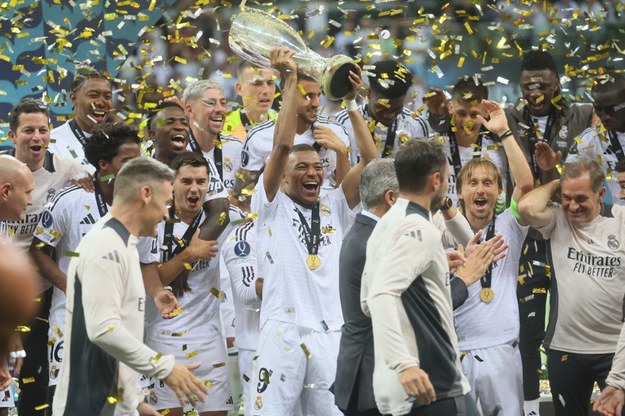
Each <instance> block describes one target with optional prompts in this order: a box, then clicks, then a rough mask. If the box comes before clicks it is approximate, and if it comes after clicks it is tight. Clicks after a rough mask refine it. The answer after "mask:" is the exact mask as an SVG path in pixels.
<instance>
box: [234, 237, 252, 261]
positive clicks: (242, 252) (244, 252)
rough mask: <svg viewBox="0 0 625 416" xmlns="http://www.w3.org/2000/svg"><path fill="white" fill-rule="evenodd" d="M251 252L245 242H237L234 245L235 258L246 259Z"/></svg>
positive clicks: (250, 248)
mask: <svg viewBox="0 0 625 416" xmlns="http://www.w3.org/2000/svg"><path fill="white" fill-rule="evenodd" d="M251 252H252V247H250V244H249V243H248V242H247V241H238V242H237V243H236V244H235V245H234V254H235V255H236V256H237V257H247V256H249V255H250V253H251Z"/></svg>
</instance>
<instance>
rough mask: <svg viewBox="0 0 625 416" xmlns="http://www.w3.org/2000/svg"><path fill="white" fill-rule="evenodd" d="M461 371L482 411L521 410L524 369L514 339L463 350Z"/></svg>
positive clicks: (505, 413)
mask: <svg viewBox="0 0 625 416" xmlns="http://www.w3.org/2000/svg"><path fill="white" fill-rule="evenodd" d="M466 353H467V354H466V355H464V353H463V358H462V362H461V364H462V372H463V373H464V375H465V376H466V377H467V379H468V380H469V384H470V385H471V395H472V396H473V397H474V398H475V399H476V401H477V403H478V407H479V408H481V410H482V414H483V415H492V414H498V415H501V416H508V415H514V416H517V415H521V414H523V371H522V367H521V353H520V352H519V347H518V345H517V343H516V342H515V343H513V344H505V345H499V346H496V347H491V348H483V349H477V350H471V351H466Z"/></svg>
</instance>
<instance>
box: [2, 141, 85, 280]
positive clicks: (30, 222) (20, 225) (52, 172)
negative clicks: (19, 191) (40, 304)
mask: <svg viewBox="0 0 625 416" xmlns="http://www.w3.org/2000/svg"><path fill="white" fill-rule="evenodd" d="M45 158H46V159H45V162H44V165H43V167H42V168H41V169H38V170H37V171H35V172H33V180H34V183H35V189H34V190H33V192H32V198H33V203H32V205H30V206H29V207H27V208H26V217H25V218H24V219H23V220H21V221H5V222H4V224H2V225H0V228H2V227H6V228H7V235H8V236H9V237H11V241H13V242H14V243H15V244H16V245H17V246H18V247H20V248H21V249H22V250H24V251H26V250H28V248H29V247H30V243H31V241H32V239H33V234H34V233H35V229H36V227H37V224H38V223H39V219H40V218H41V213H42V212H43V210H44V208H45V206H46V204H47V203H48V202H50V201H51V200H52V198H53V197H54V194H55V193H56V192H57V191H59V190H60V189H61V188H63V187H65V186H67V185H69V184H70V183H71V180H72V179H79V178H80V177H82V176H86V174H87V173H86V171H85V167H84V166H82V165H80V164H79V163H77V162H76V161H74V160H69V159H66V158H64V157H60V156H58V155H53V154H51V153H47V154H46V156H45ZM48 287H49V286H48Z"/></svg>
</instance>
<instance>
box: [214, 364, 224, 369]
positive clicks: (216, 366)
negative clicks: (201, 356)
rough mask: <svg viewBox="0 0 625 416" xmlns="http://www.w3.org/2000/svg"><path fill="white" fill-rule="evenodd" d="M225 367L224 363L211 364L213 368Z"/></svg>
mask: <svg viewBox="0 0 625 416" xmlns="http://www.w3.org/2000/svg"><path fill="white" fill-rule="evenodd" d="M225 366H226V363H216V364H213V368H220V367H225Z"/></svg>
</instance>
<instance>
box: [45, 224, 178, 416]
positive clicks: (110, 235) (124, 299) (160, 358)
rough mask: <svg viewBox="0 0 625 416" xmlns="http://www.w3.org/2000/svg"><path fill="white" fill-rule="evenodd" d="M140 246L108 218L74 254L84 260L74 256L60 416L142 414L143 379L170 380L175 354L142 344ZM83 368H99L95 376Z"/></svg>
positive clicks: (57, 399)
mask: <svg viewBox="0 0 625 416" xmlns="http://www.w3.org/2000/svg"><path fill="white" fill-rule="evenodd" d="M136 244H137V238H136V237H135V236H133V235H131V234H130V233H129V232H128V230H127V229H126V228H125V227H124V225H123V224H122V223H121V222H119V221H118V220H117V219H116V218H113V216H112V215H111V214H110V213H109V214H107V215H106V216H105V217H103V218H102V219H101V220H100V221H98V223H96V224H95V225H94V227H93V228H92V230H91V231H90V232H88V233H87V235H85V237H84V238H83V239H82V241H81V242H80V244H79V245H78V247H77V248H76V252H77V253H79V256H78V257H74V258H72V261H71V263H70V267H69V271H68V275H67V280H68V282H67V315H66V321H67V327H66V329H65V354H64V360H63V364H62V367H61V373H60V377H61V379H60V382H59V384H58V386H57V389H56V393H55V395H54V406H53V409H54V410H53V411H54V413H55V414H58V415H62V414H71V415H100V414H114V415H116V416H117V415H119V416H121V415H137V414H138V413H137V410H136V409H137V405H138V404H139V403H138V394H137V393H138V390H139V374H138V373H142V374H146V375H148V376H151V377H156V378H158V379H164V378H166V377H167V376H168V375H169V373H170V372H171V371H172V369H173V366H174V358H173V356H171V355H161V354H159V353H157V352H156V351H153V350H152V349H150V348H149V347H147V346H146V345H145V344H143V325H144V310H145V287H144V285H143V278H142V275H141V268H140V266H139V255H138V253H137V247H136ZM85 363H92V364H93V363H97V371H94V367H93V365H85ZM85 386H88V388H85ZM111 397H113V398H114V399H115V400H110V398H111ZM111 408H114V410H113V409H111Z"/></svg>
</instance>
